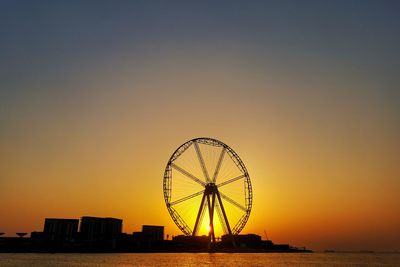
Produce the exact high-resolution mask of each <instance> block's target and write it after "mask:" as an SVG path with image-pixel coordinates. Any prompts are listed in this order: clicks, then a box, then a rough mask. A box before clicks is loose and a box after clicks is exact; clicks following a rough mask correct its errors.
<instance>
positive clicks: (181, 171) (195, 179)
mask: <svg viewBox="0 0 400 267" xmlns="http://www.w3.org/2000/svg"><path fill="white" fill-rule="evenodd" d="M171 166H172V168H174V169H176V170H177V171H179V172H180V173H182V174H183V175H185V176H186V177H189V178H190V179H192V180H193V181H195V182H196V183H199V184H201V185H202V186H205V185H206V183H205V182H203V181H202V180H200V179H199V178H197V177H196V176H194V175H193V174H191V173H189V172H188V171H185V170H184V169H182V168H181V167H179V166H178V165H176V164H175V163H171Z"/></svg>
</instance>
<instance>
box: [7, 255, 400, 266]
mask: <svg viewBox="0 0 400 267" xmlns="http://www.w3.org/2000/svg"><path fill="white" fill-rule="evenodd" d="M0 266H1V267H8V266H18V267H19V266H60V267H64V266H90V267H94V266H96V267H97V266H196V267H199V266H400V254H380V253H371V254H358V253H304V254H300V253H298V254H293V253H292V254H286V253H270V254H252V253H248V254H241V253H235V254H224V253H218V254H207V253H164V254H159V253H149V254H134V253H132V254H62V253H60V254H29V253H27V254H25V253H23V254H1V253H0Z"/></svg>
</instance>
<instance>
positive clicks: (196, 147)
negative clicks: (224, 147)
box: [194, 142, 211, 183]
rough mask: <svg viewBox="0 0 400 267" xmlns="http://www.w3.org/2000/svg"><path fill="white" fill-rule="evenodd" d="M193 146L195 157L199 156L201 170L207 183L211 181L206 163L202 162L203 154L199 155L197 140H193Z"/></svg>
mask: <svg viewBox="0 0 400 267" xmlns="http://www.w3.org/2000/svg"><path fill="white" fill-rule="evenodd" d="M194 147H195V149H196V154H197V157H198V158H199V161H200V165H201V169H202V170H203V174H204V177H205V178H206V180H207V183H210V182H211V180H210V176H209V175H208V171H207V168H206V164H205V163H204V159H203V156H202V155H201V151H200V147H199V144H198V143H197V142H195V143H194Z"/></svg>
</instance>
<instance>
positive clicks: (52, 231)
mask: <svg viewBox="0 0 400 267" xmlns="http://www.w3.org/2000/svg"><path fill="white" fill-rule="evenodd" d="M78 224H79V220H78V219H57V218H46V219H45V220H44V229H43V238H44V239H45V240H50V241H61V242H73V241H75V239H76V237H77V234H78Z"/></svg>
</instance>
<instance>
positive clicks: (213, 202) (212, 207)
mask: <svg viewBox="0 0 400 267" xmlns="http://www.w3.org/2000/svg"><path fill="white" fill-rule="evenodd" d="M211 201H212V202H211V215H212V218H213V220H212V222H213V225H212V229H211V230H212V239H213V243H214V244H216V241H215V232H214V207H215V193H213V194H212V200H211Z"/></svg>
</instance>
